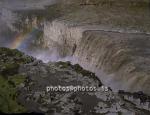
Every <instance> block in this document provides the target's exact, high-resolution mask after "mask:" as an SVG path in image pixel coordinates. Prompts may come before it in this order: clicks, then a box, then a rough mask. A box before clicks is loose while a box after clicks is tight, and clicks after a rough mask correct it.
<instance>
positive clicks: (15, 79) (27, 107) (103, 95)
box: [0, 48, 150, 115]
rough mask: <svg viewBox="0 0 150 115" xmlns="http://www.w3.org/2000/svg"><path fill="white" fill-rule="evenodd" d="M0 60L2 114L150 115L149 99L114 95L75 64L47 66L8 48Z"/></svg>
mask: <svg viewBox="0 0 150 115" xmlns="http://www.w3.org/2000/svg"><path fill="white" fill-rule="evenodd" d="M0 58H1V60H0V112H1V114H2V113H7V114H13V113H14V114H19V113H20V114H21V113H28V114H29V113H30V114H37V115H43V114H45V115H56V114H61V115H62V114H63V115H74V114H78V115H83V114H86V115H97V114H106V115H110V114H115V115H118V114H125V115H132V114H140V115H149V114H150V106H149V105H150V103H149V100H150V97H149V96H147V95H145V94H143V93H142V92H135V93H129V92H124V91H119V92H113V91H112V90H111V88H109V87H107V86H104V85H103V84H102V83H101V81H100V80H99V79H98V78H97V76H95V74H94V73H91V72H89V71H87V70H84V69H83V68H82V67H80V66H79V65H78V64H76V65H72V64H71V63H70V62H57V63H53V62H49V63H47V64H46V63H43V62H42V61H40V60H36V59H35V58H33V57H30V56H27V55H25V54H24V53H21V52H19V51H18V50H10V49H7V48H0ZM48 86H54V87H55V86H62V87H64V86H72V87H73V86H75V87H77V86H78V87H83V88H84V87H89V88H90V90H89V91H85V89H84V90H83V91H82V90H81V88H80V90H79V91H77V88H75V89H74V88H73V89H72V91H67V90H62V91H54V90H51V91H48V90H47V87H48ZM93 88H96V90H95V89H94V90H93ZM57 90H58V89H57ZM32 112H34V113H32Z"/></svg>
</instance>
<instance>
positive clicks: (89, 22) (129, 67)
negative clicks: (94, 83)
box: [44, 1, 150, 94]
mask: <svg viewBox="0 0 150 115" xmlns="http://www.w3.org/2000/svg"><path fill="white" fill-rule="evenodd" d="M124 2H125V1H124ZM124 2H119V3H117V2H113V1H111V4H110V3H109V2H106V3H105V4H102V2H99V4H97V5H95V4H93V3H85V4H80V2H79V4H77V2H75V3H74V2H73V1H70V2H67V1H66V4H63V5H65V6H67V3H68V4H69V6H67V7H68V8H71V11H68V10H67V7H66V8H64V7H63V5H62V4H61V5H60V7H59V10H60V9H61V10H60V14H61V13H62V14H63V13H64V15H63V16H60V17H59V18H58V19H56V20H55V21H52V22H49V23H46V24H45V27H44V35H45V37H44V41H45V45H46V46H47V47H49V48H50V50H53V49H56V50H57V53H58V54H59V55H60V56H62V57H65V56H72V57H73V58H72V59H73V60H72V62H74V61H75V63H79V64H81V65H82V66H83V67H84V68H86V69H88V70H90V71H93V72H95V73H96V74H97V75H98V76H99V77H100V79H102V81H103V82H104V83H105V84H107V85H108V86H111V87H112V88H113V89H114V90H116V89H117V90H118V89H124V90H127V91H140V90H141V91H144V92H145V93H148V94H149V92H150V90H149V87H150V86H149V82H150V76H149V73H150V66H149V64H150V60H149V57H150V50H149V49H150V45H149V44H150V35H149V28H150V23H149V21H148V20H149V19H150V15H149V2H148V1H143V2H141V1H137V2H135V1H132V2H129V1H127V2H125V3H126V5H125V4H123V3H124ZM76 7H77V9H75V8H76ZM57 8H58V7H56V9H57ZM81 8H82V10H81ZM108 8H109V9H108ZM57 10H58V9H57ZM65 12H68V13H67V14H66V13H65ZM74 59H75V60H74Z"/></svg>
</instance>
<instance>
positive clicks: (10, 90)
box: [0, 76, 25, 113]
mask: <svg viewBox="0 0 150 115" xmlns="http://www.w3.org/2000/svg"><path fill="white" fill-rule="evenodd" d="M24 81H25V77H22V76H13V77H12V79H9V80H7V79H5V78H4V77H2V76H0V111H1V112H4V113H21V112H25V108H24V107H22V106H21V105H19V104H18V103H17V90H16V86H17V85H19V84H20V83H22V82H24ZM13 84H15V85H13Z"/></svg>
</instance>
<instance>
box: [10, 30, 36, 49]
mask: <svg viewBox="0 0 150 115" xmlns="http://www.w3.org/2000/svg"><path fill="white" fill-rule="evenodd" d="M34 32H35V29H34V28H33V29H32V30H31V31H30V32H28V33H26V34H23V33H19V34H17V35H15V37H14V38H13V42H12V43H11V44H10V48H11V49H18V48H19V47H20V46H21V45H22V44H23V43H24V41H25V40H26V39H28V38H29V37H28V36H30V35H32V34H34Z"/></svg>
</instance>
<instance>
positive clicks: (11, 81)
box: [0, 48, 34, 113]
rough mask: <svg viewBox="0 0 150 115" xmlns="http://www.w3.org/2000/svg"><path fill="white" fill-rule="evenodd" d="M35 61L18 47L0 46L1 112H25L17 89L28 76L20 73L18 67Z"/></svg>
mask: <svg viewBox="0 0 150 115" xmlns="http://www.w3.org/2000/svg"><path fill="white" fill-rule="evenodd" d="M33 61H34V58H32V57H30V56H26V55H25V54H24V53H22V52H20V51H18V50H16V49H14V50H11V49H8V48H0V112H4V113H22V112H25V108H24V107H22V106H21V105H20V104H18V102H17V95H18V94H17V89H18V86H19V85H20V84H21V83H24V82H25V80H26V76H23V75H20V74H19V73H18V69H19V67H20V66H21V65H23V64H26V63H30V62H33Z"/></svg>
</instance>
